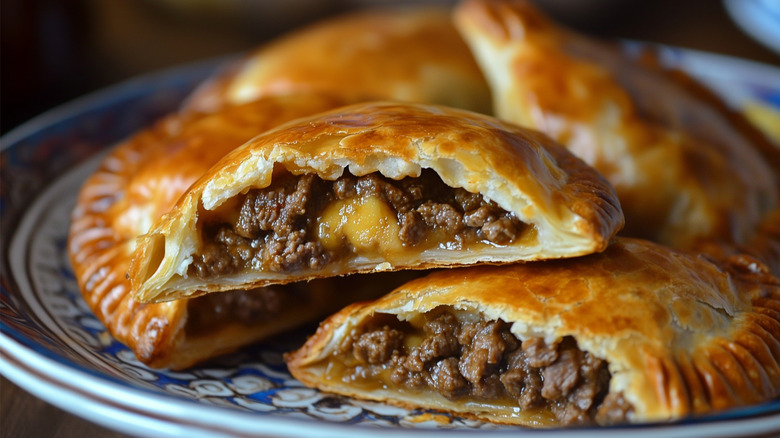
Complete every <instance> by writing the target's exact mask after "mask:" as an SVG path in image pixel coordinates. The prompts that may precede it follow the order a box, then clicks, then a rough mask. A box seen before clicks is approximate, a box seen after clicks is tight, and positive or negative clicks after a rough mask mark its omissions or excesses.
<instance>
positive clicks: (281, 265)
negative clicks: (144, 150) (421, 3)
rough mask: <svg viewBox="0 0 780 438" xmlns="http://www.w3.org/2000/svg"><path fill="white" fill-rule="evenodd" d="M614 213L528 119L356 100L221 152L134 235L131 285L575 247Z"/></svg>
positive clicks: (154, 291)
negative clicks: (521, 122)
mask: <svg viewBox="0 0 780 438" xmlns="http://www.w3.org/2000/svg"><path fill="white" fill-rule="evenodd" d="M622 224H623V216H622V213H621V211H620V206H619V205H618V203H617V201H616V198H615V195H614V192H613V190H612V188H611V187H610V186H609V184H607V183H606V181H604V180H603V178H602V177H601V176H600V175H598V174H597V173H596V172H595V171H594V170H593V169H591V168H590V167H588V166H587V165H585V164H584V163H583V162H582V161H580V160H579V159H577V158H575V157H574V156H573V155H571V154H570V153H568V152H567V151H566V149H565V148H563V147H562V146H560V145H558V144H556V143H554V142H552V141H550V140H549V139H548V138H547V137H546V136H544V135H541V134H539V133H537V132H533V131H527V130H523V129H521V128H519V127H516V126H513V125H510V124H506V123H503V122H500V121H498V120H496V119H494V118H491V117H488V116H483V115H480V114H476V113H471V112H467V111H463V110H456V109H452V108H447V107H442V106H428V105H418V104H402V103H365V104H357V105H353V106H348V107H343V108H338V109H336V110H334V111H330V112H327V113H323V114H319V115H317V116H314V117H312V118H308V119H301V120H297V121H295V122H293V123H289V124H286V125H284V126H281V127H279V128H277V129H274V130H271V131H269V132H267V133H265V134H263V135H261V136H258V137H255V138H254V139H253V140H252V141H250V142H248V143H247V144H246V145H244V146H242V147H241V148H239V149H237V150H236V151H234V152H233V153H231V154H229V155H228V156H226V157H225V158H224V159H223V160H222V161H221V162H220V163H218V164H217V165H215V166H214V167H213V168H212V169H211V170H210V171H209V172H208V173H207V174H206V175H205V176H204V177H203V178H202V179H200V180H199V181H198V182H197V183H195V184H194V185H193V186H192V188H191V189H190V190H189V191H188V192H187V193H186V194H185V195H184V196H182V198H181V200H180V201H179V202H178V204H177V205H176V208H174V209H173V210H172V211H171V212H170V213H169V214H167V215H166V216H165V217H163V218H162V220H161V221H160V222H158V223H157V224H155V225H154V226H153V227H152V228H151V230H150V231H149V232H148V233H147V234H146V235H144V236H142V237H141V238H140V239H139V241H138V248H137V249H136V252H135V255H134V256H133V257H134V258H133V264H132V267H131V270H130V279H131V281H132V285H133V290H134V292H135V294H136V298H137V299H139V300H141V301H145V302H153V301H166V300H171V299H177V298H182V297H189V296H196V295H199V294H202V293H206V292H210V291H221V290H227V289H235V288H248V287H256V286H262V285H267V284H274V283H288V282H292V281H300V280H309V279H313V278H322V277H330V276H338V275H345V274H352V273H359V272H379V271H394V270H403V269H427V268H436V267H450V266H459V265H469V264H474V263H479V262H488V263H506V262H516V261H528V260H540V259H549V258H562V257H574V256H579V255H584V254H589V253H592V252H597V251H601V250H603V249H604V248H605V247H606V245H607V243H608V242H609V239H610V238H611V237H612V236H613V235H614V234H615V233H616V232H617V230H618V229H619V228H620V227H621V226H622Z"/></svg>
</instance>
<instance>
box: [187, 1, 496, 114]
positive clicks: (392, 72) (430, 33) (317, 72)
mask: <svg viewBox="0 0 780 438" xmlns="http://www.w3.org/2000/svg"><path fill="white" fill-rule="evenodd" d="M312 91H317V92H327V93H334V94H336V95H338V96H343V97H344V98H348V99H352V100H395V101H405V102H419V103H434V104H442V105H448V106H455V107H460V108H464V109H469V110H472V111H478V112H484V113H488V112H490V90H488V87H487V84H486V83H485V79H484V78H483V76H482V72H481V71H480V70H479V67H478V66H477V63H476V61H474V57H473V56H472V55H471V52H470V51H469V48H468V47H467V46H466V44H465V43H464V42H463V39H462V38H461V37H460V35H459V34H458V32H457V30H455V26H453V24H452V20H451V18H450V11H449V10H448V9H446V8H443V7H432V6H425V7H409V6H407V7H404V8H384V9H373V10H367V11H360V12H353V13H350V14H346V15H341V16H338V17H335V18H330V19H327V20H324V21H322V22H319V23H316V24H314V25H311V26H309V27H305V28H303V29H300V30H296V31H294V32H291V33H289V34H287V35H283V36H282V37H280V38H278V39H275V40H273V41H271V42H269V43H267V44H265V45H263V46H262V47H260V48H259V49H257V50H255V51H254V52H252V53H251V54H249V55H247V56H246V57H244V58H243V59H241V60H239V61H238V62H236V63H234V64H233V65H230V66H228V67H227V68H226V69H224V70H223V71H221V72H219V73H217V75H215V76H214V77H213V78H212V79H210V80H209V81H207V82H206V83H205V84H204V85H203V86H201V87H200V88H199V89H198V90H196V91H195V93H194V94H193V95H192V96H191V97H190V98H189V99H188V101H187V102H186V105H185V108H186V109H190V110H192V109H195V110H199V111H213V110H214V109H216V108H219V107H222V106H224V105H229V104H236V103H246V102H249V101H251V100H253V99H257V98H259V97H262V96H267V95H275V94H289V93H301V92H312Z"/></svg>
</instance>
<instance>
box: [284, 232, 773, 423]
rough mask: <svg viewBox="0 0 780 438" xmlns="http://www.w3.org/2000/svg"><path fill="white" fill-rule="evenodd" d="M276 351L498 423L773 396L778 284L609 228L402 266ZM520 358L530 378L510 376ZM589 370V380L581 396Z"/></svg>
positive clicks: (581, 418) (662, 414) (633, 414)
mask: <svg viewBox="0 0 780 438" xmlns="http://www.w3.org/2000/svg"><path fill="white" fill-rule="evenodd" d="M442 314H449V315H454V317H455V318H454V319H453V318H452V317H450V318H449V320H447V319H444V318H442V317H441V316H442ZM445 316H446V315H445ZM399 320H400V321H402V322H399ZM498 320H500V321H503V322H502V323H496V321H498ZM480 321H482V322H480ZM485 321H493V323H491V324H492V325H491V324H484V322H485ZM426 324H428V326H427V328H425V329H424V328H423V327H426ZM453 327H455V331H453V330H452V328H453ZM475 327H476V328H475ZM393 330H395V331H396V332H400V333H402V337H399V334H398V333H393ZM475 331H476V333H477V334H478V336H475V337H474V338H473V340H472V338H471V337H470V336H473V334H474V332H475ZM434 332H435V333H439V334H444V336H434V335H431V333H434ZM510 332H511V334H512V335H514V336H513V338H514V339H515V340H514V341H512V340H511V339H508V336H507V333H510ZM452 342H457V344H455V347H454V348H451V347H448V344H449V343H452ZM513 342H514V344H513ZM556 344H557V347H556V348H557V352H556V349H555V348H553V349H550V348H549V346H551V345H556ZM385 347H386V348H385ZM518 350H519V351H521V352H522V354H521V353H518ZM286 360H287V362H288V365H289V368H290V370H291V372H292V374H293V375H294V376H295V377H296V378H297V379H298V380H300V381H301V382H303V383H304V384H305V385H307V386H310V387H317V388H320V389H322V390H325V391H330V392H336V393H339V394H344V395H348V396H353V397H358V398H365V399H370V400H378V401H384V402H389V403H392V404H398V405H402V406H406V407H410V408H432V409H438V410H442V411H448V412H452V413H455V414H458V415H464V416H473V417H477V418H480V419H486V420H490V421H497V422H503V423H519V424H526V425H532V426H552V425H557V424H559V421H560V420H557V419H556V416H555V415H551V412H550V410H552V411H556V410H557V411H559V412H560V414H559V417H563V420H564V421H568V420H573V422H574V423H579V422H588V421H589V420H590V421H592V420H593V417H594V416H595V418H596V419H597V420H598V421H599V422H601V423H602V424H603V423H612V422H614V421H630V422H645V421H659V420H660V421H663V420H669V419H677V418H681V417H684V416H688V415H695V414H704V413H710V412H713V411H718V410H722V409H728V408H731V407H735V406H741V405H747V404H753V403H758V402H761V401H765V400H769V399H771V398H774V397H777V396H778V395H780V283H778V281H777V279H776V278H773V277H771V276H768V275H765V274H762V273H760V272H752V271H751V270H750V267H749V266H747V265H732V266H729V267H728V269H723V268H721V267H718V265H716V264H714V263H712V262H710V261H708V260H707V259H705V258H696V257H691V256H689V255H686V254H684V253H680V252H677V251H675V250H672V249H668V248H666V247H663V246H660V245H657V244H653V243H650V242H647V241H644V240H634V239H628V238H619V239H616V241H615V243H613V244H612V245H610V247H609V248H607V250H605V251H604V252H603V253H600V254H593V255H589V256H585V257H580V258H573V259H565V260H552V261H545V262H533V263H526V264H515V265H504V266H480V267H471V268H462V269H451V270H444V271H440V272H437V273H434V274H431V275H429V276H427V277H424V278H421V279H418V280H414V281H412V282H410V283H408V284H406V285H404V286H402V287H400V288H399V289H397V290H395V291H394V292H392V293H390V294H388V295H386V296H385V297H383V298H380V299H379V300H377V301H375V302H369V303H362V304H353V305H351V306H349V307H347V308H345V309H344V310H342V311H341V312H339V313H337V314H335V315H333V316H332V317H330V318H329V319H327V320H326V321H324V322H323V323H322V324H321V325H320V328H319V329H318V330H317V332H316V334H314V335H313V336H312V337H311V338H310V339H309V340H308V341H307V342H306V344H305V345H304V346H303V347H302V348H301V349H299V350H298V351H296V352H294V353H291V354H290V355H288V356H287V357H286ZM513 360H514V362H512V361H513ZM600 360H603V361H605V362H606V363H603V362H601V361H600ZM523 367H525V368H523ZM566 367H569V370H571V371H572V373H571V374H569V373H567V370H566ZM589 369H590V370H589ZM594 371H595V372H594ZM607 371H608V373H606V372H607ZM534 373H536V375H537V379H538V378H539V373H541V374H542V376H541V377H542V378H543V379H544V381H543V382H541V381H537V382H536V383H533V381H532V380H526V381H525V382H526V385H525V386H523V385H522V384H521V385H519V386H518V379H522V378H525V376H532V375H533V374H534ZM588 373H591V374H592V375H594V376H598V378H599V379H602V380H600V381H601V382H602V383H601V384H600V385H601V392H600V393H598V392H597V395H596V396H595V397H593V396H592V394H588V391H589V390H590V391H594V392H595V391H598V388H599V386H598V385H597V386H590V387H589V386H588V382H589V381H588V380H587V377H585V376H586V375H588ZM605 373H606V374H605ZM497 375H498V376H500V377H496V376H497ZM458 378H459V379H460V380H458ZM605 378H608V383H604V379H605ZM415 379H417V380H415ZM592 381H594V382H595V381H597V380H592ZM410 382H412V383H410ZM414 382H417V384H415V383H414ZM491 382H492V383H491ZM520 382H522V380H520ZM567 382H568V383H567ZM542 385H543V386H542ZM464 386H465V389H463V387H464ZM432 388H436V390H434V389H432ZM490 388H493V391H492V392H491V390H490ZM496 388H497V389H496ZM512 388H514V389H512ZM528 388H534V389H532V390H531V391H532V392H534V393H535V394H536V395H535V396H536V398H534V397H532V395H533V394H526V393H524V392H521V391H525V390H526V389H528ZM540 388H541V390H540ZM594 388H596V389H594ZM607 389H608V394H607V395H605V394H604V392H605V391H606V390H607ZM512 391H514V392H515V395H510V394H508V392H512ZM539 392H540V393H541V397H540V393H539ZM475 394H476V395H475ZM480 394H481V395H480ZM548 396H549V397H550V398H549V400H548V399H547V397H548ZM556 397H557V398H556ZM588 399H590V401H589V402H588V401H587V400H588ZM602 399H603V400H604V402H603V403H602V405H601V406H605V405H606V408H605V410H604V411H602V412H599V409H600V406H599V403H601V400H602ZM518 400H520V401H518ZM568 400H579V403H580V405H579V406H580V407H579V408H577V407H576V406H570V407H568V408H567V407H566V403H567V401H568ZM583 400H585V401H583ZM529 401H530V402H531V404H530V405H529V406H532V407H528V408H526V409H520V412H516V413H513V412H514V411H515V409H516V408H513V406H515V407H516V406H517V405H518V403H520V402H529ZM583 407H584V412H585V413H584V414H583V413H582V412H583V409H582V408H583ZM567 409H568V411H567ZM594 414H595V415H594Z"/></svg>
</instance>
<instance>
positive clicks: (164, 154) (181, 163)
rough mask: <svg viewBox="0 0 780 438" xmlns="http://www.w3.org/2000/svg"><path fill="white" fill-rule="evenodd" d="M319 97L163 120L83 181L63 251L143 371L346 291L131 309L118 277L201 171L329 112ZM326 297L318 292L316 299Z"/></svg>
mask: <svg viewBox="0 0 780 438" xmlns="http://www.w3.org/2000/svg"><path fill="white" fill-rule="evenodd" d="M341 103H342V101H341V100H340V99H336V98H333V97H328V96H321V95H304V96H295V97H293V96H288V97H270V98H265V99H260V100H258V101H256V102H253V103H249V104H246V105H241V106H237V107H234V108H231V109H227V110H225V111H223V112H220V113H217V114H214V115H209V116H184V117H180V116H175V115H173V116H170V117H168V118H166V119H164V120H163V121H161V122H159V123H157V124H156V125H155V126H153V127H151V128H149V129H146V130H144V131H142V132H140V133H138V134H136V135H134V136H133V137H131V138H130V139H129V140H127V141H125V142H124V143H122V144H121V145H119V146H118V147H117V148H116V149H115V150H114V151H112V152H111V153H110V155H108V156H107V157H106V158H105V159H103V161H102V164H101V165H100V167H99V168H98V169H97V170H96V172H95V173H94V174H93V175H92V176H91V177H90V178H89V179H88V180H87V181H86V182H85V184H84V186H83V188H82V190H81V192H80V193H79V197H78V201H77V205H76V208H75V209H74V212H73V215H72V224H71V229H70V235H69V245H68V252H69V255H70V258H71V262H72V265H73V268H74V272H75V275H76V280H77V282H78V284H79V287H80V288H81V291H82V294H83V296H84V299H85V301H86V302H87V303H88V304H89V306H90V308H91V309H92V310H93V311H94V313H95V315H96V316H97V317H98V318H99V319H100V320H101V321H102V322H103V323H104V324H105V325H106V327H107V328H108V330H109V331H110V333H111V334H113V335H114V337H116V338H117V339H118V340H119V341H121V342H123V343H125V344H127V345H128V346H129V347H130V348H131V349H132V350H133V351H134V352H135V354H136V356H137V357H138V359H139V360H141V361H142V362H145V363H147V364H149V365H151V366H153V367H172V368H182V367H186V366H189V365H191V364H193V363H195V362H197V361H200V360H203V359H206V358H209V357H212V356H214V355H217V354H219V353H222V352H225V351H229V350H232V349H235V348H236V347H238V346H240V345H244V344H246V343H248V342H251V341H254V340H257V339H259V338H262V337H264V336H267V335H269V334H273V333H278V332H279V331H281V330H284V329H285V328H288V327H290V326H292V325H295V324H300V323H301V322H302V321H307V320H311V319H313V318H314V317H315V316H320V315H321V313H322V311H323V310H324V308H326V307H330V308H331V309H333V311H335V310H336V309H337V308H338V307H337V306H338V305H339V304H344V303H346V302H348V299H347V298H348V297H350V296H352V297H354V296H355V295H350V293H351V289H348V290H347V292H349V293H347V292H344V291H343V289H344V288H343V286H340V287H339V288H338V289H339V293H338V294H337V295H336V296H333V295H328V294H327V293H325V292H327V290H330V288H331V285H330V284H327V283H319V284H316V283H311V284H309V285H305V286H302V287H298V286H297V285H290V286H288V287H286V288H282V287H276V288H267V289H266V290H264V291H251V292H236V293H235V294H222V295H220V296H214V297H211V298H209V299H204V300H191V301H188V300H181V301H176V302H170V303H165V304H141V303H138V302H137V301H135V300H134V299H133V297H132V295H131V293H130V282H129V281H128V280H127V278H126V275H127V270H128V268H129V265H130V257H131V255H132V252H133V249H134V247H135V238H136V237H137V236H138V235H140V234H142V233H144V232H145V231H147V230H148V228H149V227H150V225H151V224H152V223H153V222H154V221H156V220H157V219H159V217H160V216H162V214H163V213H165V212H166V211H168V209H169V208H170V207H171V206H172V205H173V204H174V203H175V202H176V199H177V198H178V197H179V195H181V193H182V192H184V191H185V190H186V189H187V187H188V186H189V185H190V184H191V183H192V182H193V181H195V180H196V179H197V178H198V177H200V176H201V175H202V174H203V173H204V172H205V171H206V170H207V169H208V168H209V166H210V165H212V164H213V163H215V162H216V161H217V160H218V159H220V158H222V156H224V155H225V154H226V153H227V152H229V151H230V150H232V149H234V148H235V147H237V146H239V145H241V144H242V143H243V142H245V141H246V140H248V139H250V138H252V137H253V136H254V135H256V134H258V133H260V132H263V131H264V130H265V129H268V128H270V127H273V126H275V125H277V124H279V123H281V122H285V121H288V120H290V119H293V118H296V117H300V116H304V115H310V114H312V113H315V112H318V111H323V110H325V109H330V108H333V107H335V106H338V105H340V104H341ZM325 289H327V290H325Z"/></svg>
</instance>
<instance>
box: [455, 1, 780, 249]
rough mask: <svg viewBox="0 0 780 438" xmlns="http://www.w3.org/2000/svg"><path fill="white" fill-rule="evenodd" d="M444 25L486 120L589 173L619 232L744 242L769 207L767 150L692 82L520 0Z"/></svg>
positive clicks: (673, 240) (464, 13)
mask: <svg viewBox="0 0 780 438" xmlns="http://www.w3.org/2000/svg"><path fill="white" fill-rule="evenodd" d="M455 20H456V25H457V27H458V29H459V30H460V32H461V34H462V35H463V37H464V39H466V41H467V42H468V44H469V45H470V46H471V48H472V50H473V52H474V55H475V57H476V58H477V60H478V62H479V63H480V65H481V66H482V69H483V72H484V74H485V76H486V78H487V79H488V83H489V84H490V86H491V89H492V93H493V99H494V102H493V103H494V110H495V115H496V116H497V117H499V118H502V119H505V120H508V121H511V122H514V123H518V124H521V125H523V126H528V127H531V128H534V129H539V130H541V131H543V132H545V133H546V134H548V135H550V136H552V137H553V138H554V139H556V140H558V141H560V142H562V143H563V144H565V145H566V146H567V147H568V148H569V150H571V151H572V152H573V153H574V154H575V155H577V156H579V157H580V158H582V159H584V160H585V161H586V162H587V163H588V164H591V165H592V166H594V167H595V168H596V169H597V170H598V171H599V172H601V173H602V174H603V175H604V176H605V177H606V178H607V180H609V181H610V182H611V183H612V184H613V186H614V187H615V190H616V191H617V194H618V197H619V199H620V202H621V205H622V207H623V210H624V212H625V214H626V228H625V230H624V234H626V235H631V236H636V237H644V238H648V239H651V240H654V241H658V242H662V243H665V244H668V245H671V246H674V247H677V248H682V249H691V248H693V247H695V246H696V245H697V243H698V241H700V240H703V239H713V238H715V239H720V240H724V241H728V242H733V243H736V244H745V243H748V242H750V240H751V239H753V238H754V236H755V234H754V233H755V229H756V228H757V226H758V224H759V223H760V222H761V221H762V220H763V218H764V217H765V216H766V215H767V214H768V213H769V212H770V211H772V210H773V209H776V208H777V205H778V186H779V185H780V184H779V183H778V178H779V177H778V175H775V174H773V171H772V168H771V166H770V163H774V164H775V167H777V163H778V159H777V154H778V151H777V150H773V149H772V148H771V145H767V142H766V139H763V140H762V139H760V138H757V137H753V136H752V135H751V134H749V133H746V132H745V131H744V130H743V129H742V128H743V127H744V124H740V123H734V120H733V119H732V117H731V116H730V115H729V114H727V113H726V112H724V111H723V105H714V104H713V103H712V100H713V99H711V98H710V97H711V96H710V97H706V96H703V95H702V94H701V93H700V92H699V89H698V88H700V87H695V86H693V85H692V81H688V85H686V84H685V83H684V82H683V81H678V80H673V79H672V77H671V76H670V74H669V73H668V72H663V71H661V70H660V69H652V68H648V67H646V66H643V65H640V64H639V63H637V62H634V61H632V60H630V59H629V58H628V57H627V56H624V55H623V54H621V53H620V52H619V51H618V50H613V49H614V48H612V47H609V46H607V45H604V44H601V43H598V42H595V41H591V40H589V39H587V38H586V37H583V36H580V35H576V34H574V33H572V32H569V31H566V30H565V29H562V28H560V27H558V26H556V25H555V24H553V23H552V22H550V21H549V20H548V19H546V18H545V17H544V16H542V15H541V14H540V13H539V12H538V11H536V10H535V9H534V8H533V7H532V6H531V5H530V4H529V2H525V1H519V0H467V1H465V2H463V3H462V4H460V5H459V6H458V8H457V9H456V12H455ZM759 143H760V144H759Z"/></svg>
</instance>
